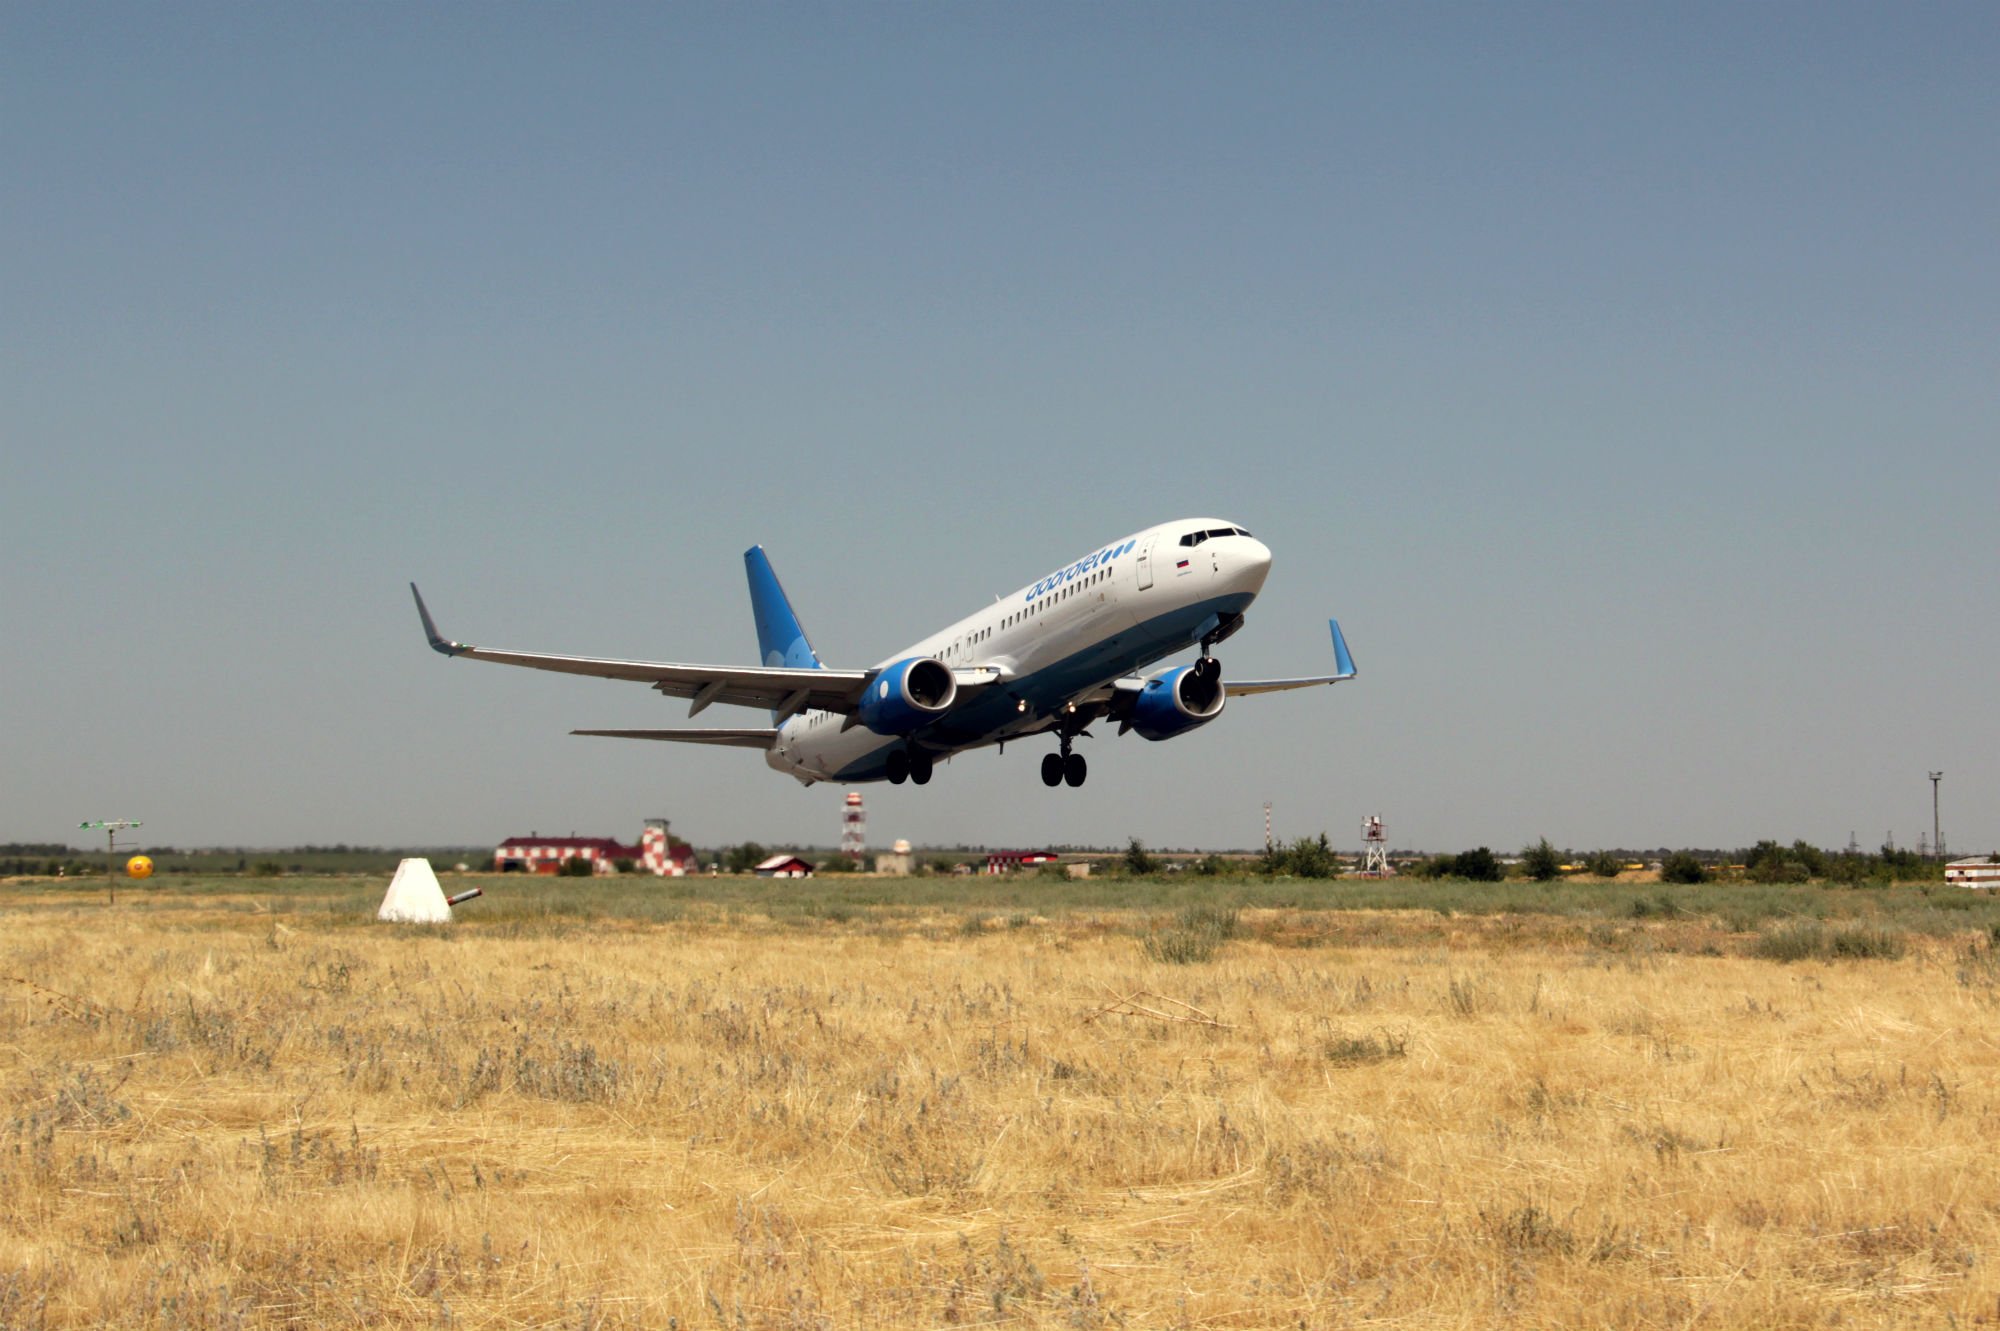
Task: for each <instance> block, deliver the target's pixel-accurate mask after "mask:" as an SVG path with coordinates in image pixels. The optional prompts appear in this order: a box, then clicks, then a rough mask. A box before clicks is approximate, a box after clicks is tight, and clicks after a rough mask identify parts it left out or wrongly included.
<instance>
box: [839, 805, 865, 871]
mask: <svg viewBox="0 0 2000 1331" xmlns="http://www.w3.org/2000/svg"><path fill="white" fill-rule="evenodd" d="M840 853H841V854H843V855H852V856H854V857H855V858H856V859H859V858H860V857H861V856H863V855H865V854H867V853H868V810H866V809H864V808H862V807H861V792H860V791H858V790H850V791H848V792H847V803H846V804H845V805H843V806H842V807H841V810H840Z"/></svg>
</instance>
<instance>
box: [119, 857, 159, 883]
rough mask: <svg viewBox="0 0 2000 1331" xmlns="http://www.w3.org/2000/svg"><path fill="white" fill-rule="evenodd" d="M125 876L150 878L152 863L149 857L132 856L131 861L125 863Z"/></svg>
mask: <svg viewBox="0 0 2000 1331" xmlns="http://www.w3.org/2000/svg"><path fill="white" fill-rule="evenodd" d="M125 876H126V877H127V878H151V877H152V876H153V861H152V859H151V857H149V856H146V855H134V856H133V857H132V858H131V859H129V860H127V861H125Z"/></svg>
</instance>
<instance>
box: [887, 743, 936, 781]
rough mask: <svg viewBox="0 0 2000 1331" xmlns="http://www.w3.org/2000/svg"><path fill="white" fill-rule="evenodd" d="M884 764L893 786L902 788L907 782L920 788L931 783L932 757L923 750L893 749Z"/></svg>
mask: <svg viewBox="0 0 2000 1331" xmlns="http://www.w3.org/2000/svg"><path fill="white" fill-rule="evenodd" d="M883 764H884V765H885V766H886V767H888V769H889V771H888V777H889V784H890V785H892V786H900V785H902V784H903V783H904V782H905V781H914V782H916V783H917V784H918V785H920V786H927V785H929V784H930V783H931V766H932V763H931V756H930V755H929V754H928V753H925V752H924V751H923V750H922V749H891V750H889V756H888V757H887V758H885V759H883Z"/></svg>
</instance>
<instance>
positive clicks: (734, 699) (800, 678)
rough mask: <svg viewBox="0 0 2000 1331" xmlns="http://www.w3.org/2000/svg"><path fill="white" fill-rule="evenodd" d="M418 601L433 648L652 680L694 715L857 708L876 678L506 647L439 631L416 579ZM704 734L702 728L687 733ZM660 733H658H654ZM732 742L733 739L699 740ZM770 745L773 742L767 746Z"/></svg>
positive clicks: (787, 713)
mask: <svg viewBox="0 0 2000 1331" xmlns="http://www.w3.org/2000/svg"><path fill="white" fill-rule="evenodd" d="M410 594H411V595H412V596H414V597H416V600H417V616H418V617H419V618H420V619H422V620H423V622H424V636H425V637H427V638H429V639H430V644H431V649H432V650H433V651H437V652H442V653H443V654H444V655H446V656H464V657H469V658H471V659H472V660H475V661H497V662H498V663H500V664H501V665H514V666H526V667H528V668H529V669H531V670H554V671H559V672H561V673H562V674H566V675H594V676H596V677H597V678H599V679H629V680H632V681H634V682H636V683H640V684H650V685H652V686H653V687H654V688H655V689H658V690H659V691H660V692H661V693H664V694H666V695H667V696H668V697H670V698H691V699H693V700H694V701H693V705H692V706H690V707H689V708H688V715H689V716H693V715H695V714H696V713H697V712H700V711H701V710H702V709H703V708H705V707H707V706H708V705H709V704H710V703H717V702H727V703H736V704H739V705H741V706H744V707H765V708H769V709H771V710H773V711H775V712H777V713H779V714H780V719H781V720H782V719H783V718H784V717H787V716H795V715H797V714H798V713H800V712H803V711H805V710H806V709H808V708H816V709H818V710H820V711H824V712H850V713H851V712H852V711H854V709H855V707H856V705H857V704H858V703H859V701H860V698H861V692H862V690H863V689H865V688H866V687H867V686H868V682H869V680H870V679H871V678H872V673H873V672H871V671H866V670H820V669H808V670H796V669H787V668H784V667H773V666H712V665H682V664H677V663H673V662H664V661H620V660H616V659H611V658H605V657H595V656H551V655H544V654H542V653H538V652H512V651H502V650H500V649H498V648H493V647H475V646H473V645H472V644H470V643H464V642H453V641H452V640H451V639H449V638H446V637H445V636H443V635H442V634H440V633H439V632H438V630H437V624H436V623H434V622H433V621H432V619H431V612H430V610H429V608H428V607H426V606H425V605H424V597H423V593H422V592H419V591H418V590H417V584H416V583H414V582H413V583H411V584H410ZM687 733H690V734H699V733H701V732H699V731H691V732H687ZM649 738H657V736H649ZM695 742H696V743H703V742H706V743H728V742H732V741H719V740H708V741H695ZM764 747H769V746H768V745H765V746H764Z"/></svg>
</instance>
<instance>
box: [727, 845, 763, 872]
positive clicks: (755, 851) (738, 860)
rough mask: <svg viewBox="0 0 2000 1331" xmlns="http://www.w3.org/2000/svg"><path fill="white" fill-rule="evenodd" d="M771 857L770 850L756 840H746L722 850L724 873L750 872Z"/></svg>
mask: <svg viewBox="0 0 2000 1331" xmlns="http://www.w3.org/2000/svg"><path fill="white" fill-rule="evenodd" d="M770 858H771V856H770V852H768V851H766V850H765V849H764V848H763V847H762V846H760V845H758V844H757V843H756V842H755V841H745V842H744V843H743V844H742V845H740V846H731V847H730V848H729V849H728V850H725V851H724V852H722V870H723V872H724V873H749V872H750V871H751V870H752V869H754V868H756V867H757V866H758V865H760V864H762V863H763V862H764V861H765V860H768V859H770Z"/></svg>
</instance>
